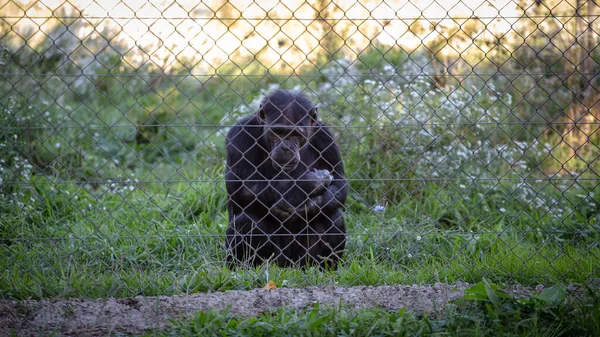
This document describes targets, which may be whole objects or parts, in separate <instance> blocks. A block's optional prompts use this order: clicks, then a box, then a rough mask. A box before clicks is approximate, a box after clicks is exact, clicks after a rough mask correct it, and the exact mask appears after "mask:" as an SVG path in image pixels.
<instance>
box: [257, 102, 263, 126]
mask: <svg viewBox="0 0 600 337" xmlns="http://www.w3.org/2000/svg"><path fill="white" fill-rule="evenodd" d="M258 118H260V121H261V122H263V123H264V122H265V109H263V105H262V104H261V105H260V107H259V108H258Z"/></svg>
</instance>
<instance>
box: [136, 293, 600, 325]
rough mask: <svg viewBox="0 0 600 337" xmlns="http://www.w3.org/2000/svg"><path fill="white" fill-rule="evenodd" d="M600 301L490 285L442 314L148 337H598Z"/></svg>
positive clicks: (339, 317)
mask: <svg viewBox="0 0 600 337" xmlns="http://www.w3.org/2000/svg"><path fill="white" fill-rule="evenodd" d="M599 334H600V297H598V294H597V293H596V292H594V291H592V290H590V291H589V293H588V294H587V295H586V297H584V298H583V299H582V298H579V297H577V296H572V295H571V294H568V293H567V292H566V291H565V288H564V286H562V285H560V284H558V285H556V286H553V287H550V288H546V289H545V290H544V291H543V292H541V293H538V294H534V295H533V296H532V297H530V298H522V297H516V296H511V295H508V294H507V293H506V292H504V291H503V290H502V289H501V288H500V287H498V286H496V285H494V284H492V283H489V282H487V281H484V282H479V283H478V284H476V285H474V286H473V287H472V288H470V289H467V290H466V292H465V296H464V298H462V299H459V300H457V301H454V302H453V303H451V304H449V305H447V306H446V307H445V308H443V309H441V310H437V311H436V312H433V313H426V314H425V315H415V314H414V313H411V312H410V311H408V310H405V308H403V309H400V310H394V311H386V310H381V309H370V310H365V309H362V310H352V309H347V308H345V307H343V306H340V307H337V308H321V307H319V305H318V304H317V305H315V306H314V307H313V308H308V309H307V310H286V309H281V310H279V311H275V312H268V313H265V314H262V315H261V316H259V317H252V318H242V317H238V316H235V315H232V314H230V313H229V311H227V310H226V311H224V312H218V311H213V310H210V311H207V312H199V313H197V314H195V316H194V317H193V319H191V320H189V321H180V322H177V324H176V325H175V326H173V327H172V328H170V329H167V330H164V331H155V332H150V333H148V334H146V336H174V335H177V336H598V335H599Z"/></svg>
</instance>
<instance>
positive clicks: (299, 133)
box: [259, 101, 317, 172]
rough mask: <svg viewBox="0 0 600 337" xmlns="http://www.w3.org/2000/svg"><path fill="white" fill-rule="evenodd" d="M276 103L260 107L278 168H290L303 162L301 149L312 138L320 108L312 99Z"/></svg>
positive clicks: (274, 162)
mask: <svg viewBox="0 0 600 337" xmlns="http://www.w3.org/2000/svg"><path fill="white" fill-rule="evenodd" d="M274 103H277V102H272V101H270V102H265V103H264V104H263V105H262V106H261V108H260V111H259V113H260V117H261V118H262V120H263V123H264V124H263V125H264V128H263V130H264V137H265V141H266V143H267V147H268V149H267V150H268V151H269V158H270V159H271V162H272V163H273V167H274V168H276V169H278V170H282V171H285V172H290V171H293V170H294V169H296V167H297V166H298V163H300V150H301V149H302V147H303V146H305V145H306V144H308V142H309V141H310V137H311V135H312V132H313V130H312V126H314V125H315V123H316V113H317V108H316V107H314V106H313V105H312V103H310V102H309V103H310V105H308V104H306V102H297V101H293V102H292V103H291V104H289V103H288V105H286V106H277V104H274ZM302 103H304V104H302Z"/></svg>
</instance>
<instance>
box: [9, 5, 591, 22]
mask: <svg viewBox="0 0 600 337" xmlns="http://www.w3.org/2000/svg"><path fill="white" fill-rule="evenodd" d="M218 10H219V9H217V10H216V11H218ZM401 10H402V8H401V9H398V11H401ZM216 11H213V13H214V12H216ZM398 11H395V12H396V13H397V12H398ZM426 11H427V10H424V11H420V12H421V13H422V15H421V16H407V17H401V16H391V17H381V18H377V17H374V16H373V15H370V16H368V17H356V18H350V17H347V16H345V15H344V16H343V17H322V16H315V17H310V18H309V17H297V16H290V17H273V16H265V17H220V16H217V15H213V16H190V15H188V16H165V15H161V16H139V15H137V13H135V11H133V10H131V12H132V13H133V14H134V15H135V16H116V15H115V16H112V15H109V12H110V11H106V13H107V15H106V16H97V15H86V14H85V13H82V14H81V15H78V16H72V15H53V16H48V15H30V14H28V15H27V16H26V18H28V19H61V20H73V19H82V20H199V21H210V20H219V21H220V20H226V21H445V20H452V21H455V20H496V19H511V20H512V19H548V18H556V19H572V18H576V17H579V18H598V17H600V15H599V14H577V13H575V12H573V13H572V14H547V15H539V14H538V15H535V14H534V15H527V14H524V15H500V14H499V15H496V16H477V15H475V14H474V13H473V15H472V16H459V17H452V16H449V15H446V16H440V17H425V16H424V15H425V14H423V12H426ZM342 12H344V11H342ZM369 12H370V11H369ZM344 13H345V12H344ZM24 17H25V16H22V15H0V19H23V18H24Z"/></svg>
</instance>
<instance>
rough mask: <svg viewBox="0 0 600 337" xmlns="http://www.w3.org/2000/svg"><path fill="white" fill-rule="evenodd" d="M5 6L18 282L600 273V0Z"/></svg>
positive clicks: (46, 293) (14, 294)
mask: <svg viewBox="0 0 600 337" xmlns="http://www.w3.org/2000/svg"><path fill="white" fill-rule="evenodd" d="M0 13H1V14H0V48H1V49H0V76H1V81H0V86H1V90H0V120H1V123H0V192H1V194H2V196H1V198H0V212H1V213H0V266H1V268H0V297H2V298H8V299H24V298H45V297H92V298H97V297H124V296H134V295H139V294H141V295H171V294H184V293H191V292H206V291H221V290H228V289H252V288H256V287H261V286H264V285H265V283H266V282H267V281H269V280H272V281H274V282H275V284H276V285H277V286H279V287H305V286H309V285H341V286H353V285H389V284H413V283H434V282H447V283H456V282H461V281H462V282H479V281H480V280H481V279H482V278H487V279H490V280H492V281H494V282H503V283H520V284H523V285H533V284H538V283H554V282H558V281H562V282H573V283H586V282H588V281H590V280H592V279H594V278H598V277H600V269H599V266H600V213H599V211H600V188H599V185H600V178H599V172H600V160H599V156H600V149H599V143H600V132H598V129H599V124H600V110H599V107H598V104H597V103H598V100H599V98H600V89H598V88H599V84H600V77H599V76H598V71H599V70H600V51H599V50H598V48H597V46H598V41H599V31H600V21H599V20H598V15H599V14H600V8H599V6H598V5H597V4H596V2H594V1H584V0H581V1H580V0H563V1H558V0H543V1H520V0H517V1H509V0H506V1H504V0H498V1H467V0H463V1H460V0H452V1H417V0H397V1H383V2H381V1H369V0H365V1H358V2H356V1H345V0H340V1H325V0H315V1H284V0H279V1H250V0H239V1H221V0H215V1H203V2H197V1H183V0H181V1H176V2H170V1H150V2H143V1H134V0H121V1H96V0H69V1H61V0H56V1H54V0H53V1H27V0H18V1H17V0H4V1H1V2H0ZM277 90H284V91H281V92H277ZM273 92H277V93H276V94H275V95H274V96H273V95H272V93H273ZM269 95H272V96H269ZM315 107H316V108H315ZM245 116H250V117H245ZM281 116H283V117H284V118H283V119H281V118H280V117H281ZM277 118H280V119H279V120H278V119H277ZM240 121H241V122H240ZM238 123H241V124H238ZM236 125H237V126H236ZM228 134H229V138H228V136H227V135H228ZM226 176H227V183H226ZM228 192H229V196H228ZM288 217H289V218H288ZM228 227H229V230H228ZM226 233H227V234H228V235H226ZM236 254H237V255H236ZM338 258H339V262H338ZM228 261H229V262H231V263H228ZM331 261H333V263H330V262H331ZM315 264H316V265H315Z"/></svg>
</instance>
